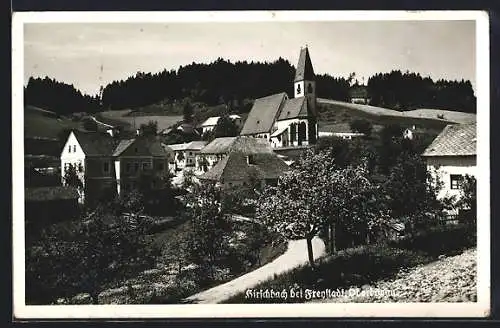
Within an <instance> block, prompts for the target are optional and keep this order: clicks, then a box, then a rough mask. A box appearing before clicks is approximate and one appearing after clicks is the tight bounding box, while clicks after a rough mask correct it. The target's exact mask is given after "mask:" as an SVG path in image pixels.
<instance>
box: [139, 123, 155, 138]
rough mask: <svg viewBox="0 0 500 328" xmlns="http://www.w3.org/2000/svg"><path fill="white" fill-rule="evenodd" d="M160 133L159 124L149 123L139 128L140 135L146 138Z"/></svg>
mask: <svg viewBox="0 0 500 328" xmlns="http://www.w3.org/2000/svg"><path fill="white" fill-rule="evenodd" d="M157 133H158V122H157V121H149V122H148V123H147V124H144V123H143V124H141V125H140V126H139V134H140V135H142V136H145V137H151V136H156V135H157Z"/></svg>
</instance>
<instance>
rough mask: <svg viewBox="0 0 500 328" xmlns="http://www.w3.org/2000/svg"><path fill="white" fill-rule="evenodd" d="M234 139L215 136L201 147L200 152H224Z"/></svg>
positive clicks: (227, 150)
mask: <svg viewBox="0 0 500 328" xmlns="http://www.w3.org/2000/svg"><path fill="white" fill-rule="evenodd" d="M235 140H236V137H221V138H215V139H214V140H212V141H211V142H210V143H209V144H208V145H206V146H205V148H203V149H202V150H201V151H200V153H201V154H225V153H227V152H229V148H230V147H231V145H232V144H233V143H234V141H235Z"/></svg>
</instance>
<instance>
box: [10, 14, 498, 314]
mask: <svg viewBox="0 0 500 328" xmlns="http://www.w3.org/2000/svg"><path fill="white" fill-rule="evenodd" d="M384 20H475V21H476V63H477V65H476V74H477V79H476V95H477V108H478V109H477V113H478V114H477V124H478V125H477V129H478V139H477V151H478V155H477V156H478V157H477V163H478V164H477V165H478V170H477V172H478V179H477V181H478V190H479V191H480V196H479V199H478V209H479V210H478V230H477V233H478V246H477V250H478V251H477V254H478V281H477V286H478V301H477V303H405V304H353V303H350V304H322V303H315V304H248V305H246V304H245V305H236V304H224V305H221V304H213V305H199V304H194V305H74V306H72V305H64V306H56V305H48V306H27V305H25V302H24V288H25V286H24V278H25V270H24V268H25V266H24V264H25V263H24V221H23V218H24V164H23V163H24V144H23V141H24V138H23V131H24V113H23V108H24V106H23V85H24V83H23V76H24V74H23V70H24V53H23V50H24V43H23V42H24V37H23V25H24V23H49V22H50V23H56V22H60V23H63V22H67V23H74V22H79V23H80V22H89V23H119V22H121V23H134V22H135V23H160V22H161V23H165V22H170V23H174V22H178V23H180V22H187V23H189V22H278V21H279V22H285V21H384ZM12 40H13V47H12V63H13V64H12V70H13V71H12V90H13V91H12V96H13V99H12V106H13V107H12V173H13V180H12V181H13V185H12V192H13V302H14V304H13V315H14V317H15V318H16V319H30V318H33V319H58V318H66V319H70V318H179V317H181V318H202V317H211V318H221V317H247V318H249V317H484V316H488V315H489V311H490V198H489V195H490V183H489V181H490V166H489V158H490V155H489V149H490V148H489V110H490V105H489V103H490V102H489V71H490V70H489V21H488V14H487V13H485V12H480V11H421V12H404V11H341V12H339V11H274V12H272V11H239V12H208V11H205V12H36V13H35V12H26V13H14V14H13V18H12Z"/></svg>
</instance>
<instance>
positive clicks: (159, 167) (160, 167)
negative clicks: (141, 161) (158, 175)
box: [158, 163, 165, 171]
mask: <svg viewBox="0 0 500 328" xmlns="http://www.w3.org/2000/svg"><path fill="white" fill-rule="evenodd" d="M164 169H165V165H164V164H163V163H160V164H158V170H159V171H163V170H164Z"/></svg>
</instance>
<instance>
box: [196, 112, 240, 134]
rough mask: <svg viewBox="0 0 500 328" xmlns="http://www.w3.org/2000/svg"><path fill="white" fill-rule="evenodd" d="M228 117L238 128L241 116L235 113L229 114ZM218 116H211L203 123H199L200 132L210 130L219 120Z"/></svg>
mask: <svg viewBox="0 0 500 328" xmlns="http://www.w3.org/2000/svg"><path fill="white" fill-rule="evenodd" d="M229 118H230V119H231V120H232V121H233V122H234V124H235V125H236V126H237V127H238V128H240V127H241V116H239V115H237V114H232V115H229ZM219 119H220V116H212V117H209V118H207V119H206V120H205V121H204V122H203V123H201V124H200V126H199V129H200V130H201V133H202V134H205V133H207V132H210V131H212V130H213V129H214V128H215V126H216V125H217V122H219Z"/></svg>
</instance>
